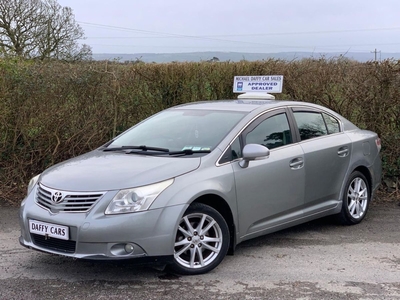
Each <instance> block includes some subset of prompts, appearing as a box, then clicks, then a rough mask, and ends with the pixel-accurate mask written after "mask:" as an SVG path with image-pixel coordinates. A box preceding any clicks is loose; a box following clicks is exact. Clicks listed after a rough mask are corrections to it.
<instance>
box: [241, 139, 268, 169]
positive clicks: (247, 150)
mask: <svg viewBox="0 0 400 300" xmlns="http://www.w3.org/2000/svg"><path fill="white" fill-rule="evenodd" d="M268 157H269V149H268V148H267V147H265V146H262V145H259V144H247V145H246V146H244V148H243V160H241V161H240V162H239V166H241V167H242V168H247V167H248V166H249V161H251V160H260V159H266V158H268Z"/></svg>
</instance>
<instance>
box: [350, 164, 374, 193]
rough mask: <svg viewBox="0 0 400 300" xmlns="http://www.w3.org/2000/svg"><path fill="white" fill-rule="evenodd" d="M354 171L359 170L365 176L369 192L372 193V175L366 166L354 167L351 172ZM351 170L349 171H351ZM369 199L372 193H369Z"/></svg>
mask: <svg viewBox="0 0 400 300" xmlns="http://www.w3.org/2000/svg"><path fill="white" fill-rule="evenodd" d="M354 171H359V172H360V173H361V174H363V175H364V176H365V178H366V179H367V181H368V187H369V190H370V193H372V189H373V186H372V175H371V173H370V171H369V170H368V168H367V167H365V166H358V167H357V168H355V169H354V170H353V172H354ZM353 172H351V173H353ZM351 173H350V174H351ZM371 200H372V194H371Z"/></svg>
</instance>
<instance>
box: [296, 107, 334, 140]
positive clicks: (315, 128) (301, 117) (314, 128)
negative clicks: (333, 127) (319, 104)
mask: <svg viewBox="0 0 400 300" xmlns="http://www.w3.org/2000/svg"><path fill="white" fill-rule="evenodd" d="M293 114H294V118H295V119H296V123H297V128H298V129H299V132H300V138H301V140H302V141H304V140H308V139H312V138H315V137H319V136H322V135H327V134H328V130H327V129H326V125H325V121H324V118H323V117H322V114H321V113H319V112H303V111H302V112H300V111H298V112H294V113H293Z"/></svg>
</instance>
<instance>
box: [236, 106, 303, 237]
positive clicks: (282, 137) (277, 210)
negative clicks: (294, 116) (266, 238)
mask: <svg viewBox="0 0 400 300" xmlns="http://www.w3.org/2000/svg"><path fill="white" fill-rule="evenodd" d="M238 139H241V142H240V143H239V140H237V141H235V143H234V144H233V145H232V146H233V149H232V150H233V151H232V152H233V153H235V155H236V156H237V157H241V154H240V151H241V150H240V148H238V149H234V148H235V147H236V148H237V147H238V146H237V145H240V147H242V148H243V146H244V145H246V144H254V143H255V144H261V145H264V146H266V147H268V148H269V149H270V156H269V157H268V158H267V159H263V160H255V161H251V162H250V164H249V165H248V167H246V168H242V167H241V166H240V165H239V163H238V162H235V163H233V164H232V167H233V170H234V176H235V183H236V194H237V205H238V220H239V222H238V223H239V232H240V237H241V239H247V238H250V237H254V236H257V235H261V234H264V233H266V232H267V230H268V229H270V228H274V227H276V226H279V225H280V224H283V223H286V222H290V221H292V220H295V219H298V218H299V217H300V216H301V215H302V206H303V204H304V183H305V176H304V174H305V173H304V154H303V150H302V148H301V147H300V146H299V145H298V144H295V143H293V141H294V139H293V131H292V126H290V123H289V119H288V117H287V113H286V111H285V110H277V111H274V112H271V113H268V114H266V115H264V116H262V117H260V118H258V119H257V120H255V121H254V122H253V123H252V124H250V125H249V126H248V128H247V129H246V130H244V132H243V133H242V135H241V136H240V137H238ZM235 145H236V146H235ZM237 152H239V153H237Z"/></svg>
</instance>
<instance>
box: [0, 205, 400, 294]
mask: <svg viewBox="0 0 400 300" xmlns="http://www.w3.org/2000/svg"><path fill="white" fill-rule="evenodd" d="M17 214H18V210H17V209H16V208H11V207H0V299H7V300H8V299H344V298H346V299H400V206H398V205H397V204H395V203H390V204H379V205H373V206H372V207H371V208H370V211H369V214H368V215H367V218H366V219H365V220H364V221H363V222H362V223H361V224H360V225H357V226H351V227H344V226H339V225H337V224H336V223H334V222H333V221H332V220H331V219H330V218H325V219H321V220H317V221H314V222H310V223H307V224H304V225H300V226H297V227H294V228H292V229H288V230H284V231H281V232H278V233H275V234H271V235H268V236H264V237H261V238H257V239H255V240H252V241H248V242H245V243H243V244H241V245H239V246H238V248H237V251H236V254H235V255H234V256H228V257H226V259H225V260H224V261H223V262H222V264H221V265H220V266H219V267H218V268H217V269H215V270H214V271H213V272H211V273H209V274H205V275H201V276H194V277H178V276H174V275H172V274H167V273H165V272H163V271H160V270H155V269H153V268H150V267H143V266H141V267H139V266H135V265H134V264H132V263H130V262H118V263H117V262H91V261H78V260H73V259H69V258H64V257H59V256H53V255H48V254H43V253H39V252H36V251H32V250H28V249H26V248H23V247H22V246H20V245H19V243H18V237H19V225H18V218H17Z"/></svg>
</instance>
